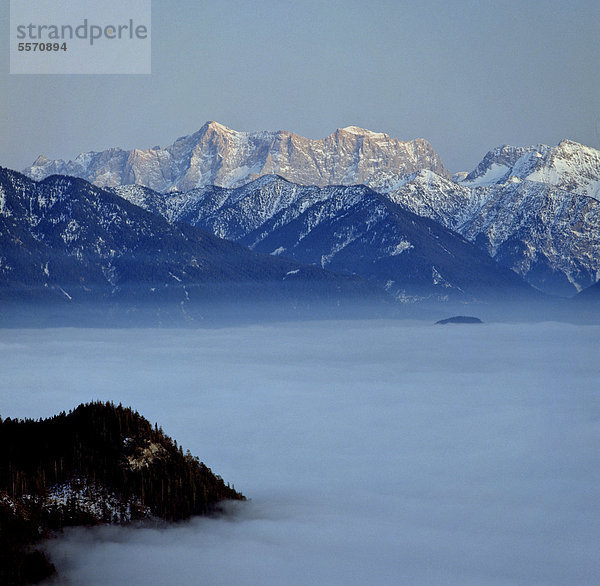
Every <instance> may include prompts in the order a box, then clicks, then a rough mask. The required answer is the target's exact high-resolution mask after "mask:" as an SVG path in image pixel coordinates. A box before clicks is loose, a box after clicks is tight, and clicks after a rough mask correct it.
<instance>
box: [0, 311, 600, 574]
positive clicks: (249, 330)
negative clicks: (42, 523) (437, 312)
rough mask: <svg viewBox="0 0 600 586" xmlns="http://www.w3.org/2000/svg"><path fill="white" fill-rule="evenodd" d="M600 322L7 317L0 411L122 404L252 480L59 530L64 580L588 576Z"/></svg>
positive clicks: (593, 560)
mask: <svg viewBox="0 0 600 586" xmlns="http://www.w3.org/2000/svg"><path fill="white" fill-rule="evenodd" d="M599 341H600V328H599V327H596V326H590V327H577V326H573V325H568V324H557V323H545V324H530V325H514V324H485V325H483V326H445V327H440V326H433V325H430V324H425V323H416V322H415V323H408V322H389V321H347V322H313V323H296V324H272V325H268V326H247V327H240V328H222V329H206V330H156V329H149V330H120V331H119V330H74V329H60V330H40V331H33V330H4V331H3V332H2V337H1V338H0V350H1V352H0V369H1V370H2V372H3V377H2V382H1V383H0V384H1V387H0V401H1V414H2V416H3V417H6V416H11V417H14V416H18V417H24V416H31V417H36V418H37V417H41V416H47V415H50V414H52V413H55V412H57V411H60V410H62V409H69V408H71V407H74V406H75V405H76V404H77V403H79V402H81V401H89V400H92V399H102V400H113V401H116V402H123V404H127V405H132V406H133V407H134V408H135V409H137V410H139V411H140V413H142V414H143V415H144V416H146V417H147V418H148V419H150V420H151V421H152V422H154V421H158V422H159V424H160V425H162V427H163V429H164V430H165V432H166V433H168V434H169V435H171V436H172V437H174V438H175V439H177V441H178V442H179V443H181V444H182V445H183V447H184V449H187V448H189V449H190V450H191V451H192V452H193V453H194V454H197V455H198V456H199V457H200V459H202V460H203V461H204V462H205V463H206V464H207V465H208V466H210V467H211V468H212V469H213V471H214V472H216V473H217V474H220V475H222V476H223V477H224V478H225V480H226V481H229V482H233V483H234V484H235V487H236V488H237V489H239V490H241V491H242V492H244V493H245V494H246V495H247V496H248V497H250V498H251V501H250V502H248V503H241V504H238V505H236V506H235V508H234V510H232V512H231V514H230V516H228V517H227V518H224V519H193V520H192V521H190V522H187V523H182V524H179V525H177V526H173V527H156V528H143V529H140V528H118V527H102V528H98V529H94V530H83V529H77V530H72V531H68V532H67V533H66V534H65V536H64V537H63V538H60V539H57V540H54V541H53V542H51V543H50V546H49V547H50V550H51V553H52V556H53V559H54V561H55V563H56V565H57V567H58V569H59V572H60V574H61V576H62V578H63V579H65V580H68V581H69V582H70V583H71V584H86V585H94V584H98V585H100V584H102V585H106V584H124V583H127V584H195V583H207V584H365V583H415V584H423V583H427V584H461V585H464V584H566V583H577V584H592V583H597V581H598V579H600V562H599V561H598V556H597V548H596V544H597V543H598V540H599V538H600V528H599V525H598V522H597V520H598V517H599V514H600V504H599V501H598V499H597V486H598V482H599V481H600V472H599V471H600V465H599V464H600V453H599V452H598V449H597V446H598V441H599V439H600V403H599V400H598V394H597V387H598V377H599V369H598V366H597V360H596V358H597V356H596V354H597V348H598V342H599Z"/></svg>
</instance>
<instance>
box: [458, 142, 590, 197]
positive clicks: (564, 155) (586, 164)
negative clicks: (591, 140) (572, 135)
mask: <svg viewBox="0 0 600 586" xmlns="http://www.w3.org/2000/svg"><path fill="white" fill-rule="evenodd" d="M519 180H521V181H525V180H528V181H536V182H539V183H546V184H549V185H554V186H556V187H558V188H560V189H564V190H566V191H570V192H572V193H578V194H580V195H587V196H589V197H593V198H595V199H599V200H600V151H598V150H596V149H593V148H590V147H587V146H585V145H582V144H579V143H576V142H574V141H571V140H563V141H561V142H560V143H559V144H558V145H556V146H554V147H548V146H546V145H537V146H535V147H533V146H532V147H512V146H508V145H504V146H502V147H498V148H497V149H494V150H492V151H490V152H489V153H488V154H487V155H486V156H485V157H484V159H483V160H482V161H481V163H480V164H479V165H478V166H477V168H476V169H475V170H474V171H472V172H471V173H469V174H468V175H467V176H466V177H465V179H463V180H462V181H461V184H462V185H466V186H469V187H477V186H484V185H494V184H501V183H507V182H509V181H513V182H518V181H519Z"/></svg>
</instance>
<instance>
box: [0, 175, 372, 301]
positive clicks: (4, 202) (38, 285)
mask: <svg viewBox="0 0 600 586" xmlns="http://www.w3.org/2000/svg"><path fill="white" fill-rule="evenodd" d="M217 285H218V286H219V288H218V290H219V291H220V292H221V293H226V292H227V287H228V286H231V287H233V286H234V285H235V286H236V289H235V293H236V296H243V295H244V294H245V293H246V294H248V295H250V296H251V295H252V291H253V288H254V290H261V287H262V286H263V285H264V286H265V287H266V286H269V287H270V288H271V289H272V290H273V291H274V292H275V294H277V291H278V290H282V291H283V290H286V291H291V290H292V289H294V288H297V292H300V291H303V292H305V293H306V294H307V295H309V294H310V293H311V292H319V293H324V294H328V293H327V292H328V291H329V293H331V294H334V295H335V294H343V293H344V292H351V291H352V292H354V291H356V292H357V293H358V294H359V293H360V292H361V291H370V290H371V288H370V287H369V286H367V285H366V284H365V283H364V282H361V281H360V279H357V278H353V277H349V276H340V275H334V274H332V273H329V272H327V271H323V270H321V269H319V268H316V267H307V266H301V265H298V264H297V263H295V262H293V261H290V260H286V259H278V258H274V257H271V256H267V255H261V254H257V253H254V252H251V251H249V250H247V249H246V248H245V247H243V246H240V245H238V244H235V243H233V242H228V241H224V240H221V239H219V238H217V237H215V236H213V235H212V234H209V233H207V232H204V231H201V230H198V229H196V228H192V227H191V226H189V225H186V224H170V223H168V222H167V221H166V220H164V219H163V218H161V217H159V216H157V215H154V214H151V213H149V212H147V211H145V210H143V209H141V208H140V207H138V206H135V205H133V204H131V203H129V202H127V201H125V200H124V199H122V198H120V197H118V196H116V195H114V194H113V193H110V192H107V191H104V190H102V189H99V188H98V187H95V186H93V185H91V184H89V183H87V182H85V181H83V180H82V179H75V178H72V177H63V176H52V177H49V178H47V179H45V180H44V181H42V182H40V183H37V182H34V181H32V180H31V179H28V178H27V177H25V176H24V175H21V174H20V173H16V172H14V171H9V170H6V169H0V294H2V296H4V297H6V296H8V297H12V298H14V297H18V298H23V297H28V296H29V297H31V296H33V297H36V296H40V295H41V296H43V297H48V296H52V295H53V294H54V295H57V296H59V297H61V298H63V299H68V300H72V299H73V300H77V299H86V298H92V299H100V298H117V299H119V298H133V299H144V298H150V299H156V300H161V299H170V300H177V301H182V302H184V303H187V302H189V301H194V300H195V299H196V298H203V296H206V295H209V296H210V295H211V294H212V293H211V292H213V291H214V287H213V288H211V287H212V286H217ZM262 291H263V294H265V293H266V289H264V288H263V289H262Z"/></svg>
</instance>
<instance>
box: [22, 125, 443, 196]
mask: <svg viewBox="0 0 600 586" xmlns="http://www.w3.org/2000/svg"><path fill="white" fill-rule="evenodd" d="M419 169H431V170H433V171H435V172H437V173H438V174H440V175H442V176H449V174H448V171H447V170H446V168H445V167H444V165H443V163H442V161H441V160H440V158H439V156H438V155H437V154H436V153H435V151H434V150H433V149H432V147H431V145H430V144H429V143H428V142H427V141H425V140H423V139H416V140H412V141H407V142H405V141H400V140H398V139H396V138H392V137H390V136H389V135H387V134H384V133H380V132H371V131H369V130H365V129H363V128H357V127H355V126H349V127H347V128H341V129H338V130H336V131H335V132H334V133H333V134H331V135H330V136H328V137H326V138H324V139H320V140H313V139H308V138H304V137H301V136H298V135H297V134H294V133H291V132H287V131H282V130H281V131H277V132H253V133H248V132H236V131H235V130H232V129H230V128H227V127H225V126H223V125H221V124H218V123H217V122H207V123H206V124H205V125H204V126H203V127H202V128H201V129H200V130H199V131H198V132H196V133H194V134H192V135H190V136H184V137H182V138H179V139H177V140H176V141H175V143H174V144H172V145H171V146H168V147H166V148H161V147H155V148H152V149H148V150H145V151H143V150H138V149H135V150H132V151H124V150H121V149H115V148H113V149H108V150H105V151H102V152H91V153H83V154H81V155H79V156H78V157H77V158H76V159H75V160H74V161H68V162H65V161H60V160H54V161H51V160H48V159H46V158H45V157H43V156H40V157H38V159H37V160H36V161H35V162H34V163H33V165H32V166H31V167H28V168H27V169H25V171H24V173H25V174H26V175H28V176H29V177H31V178H33V179H36V180H40V179H43V178H45V177H47V176H49V175H52V174H62V175H72V176H75V177H80V178H83V179H86V180H87V181H89V182H91V183H94V184H95V185H98V186H100V187H114V186H117V185H128V184H137V185H143V186H146V187H150V188H152V189H153V190H155V191H159V192H165V191H168V190H171V189H178V190H180V191H189V190H190V189H194V188H196V187H203V186H207V185H218V186H223V187H235V186H239V185H243V184H245V183H248V182H249V181H252V180H253V179H256V178H257V177H260V176H262V175H267V174H278V175H281V176H283V177H285V178H286V179H289V180H290V181H293V182H295V183H299V184H303V185H319V186H323V185H354V184H358V183H364V184H366V185H370V186H371V187H373V188H382V187H385V186H387V185H391V184H393V183H394V182H395V181H397V180H398V179H399V178H400V177H401V176H402V175H403V174H405V173H411V172H414V171H417V170H419Z"/></svg>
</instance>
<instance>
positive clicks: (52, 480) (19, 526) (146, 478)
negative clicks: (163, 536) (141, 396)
mask: <svg viewBox="0 0 600 586" xmlns="http://www.w3.org/2000/svg"><path fill="white" fill-rule="evenodd" d="M0 445H2V451H1V453H0V583H2V584H26V583H34V582H37V581H40V580H42V579H44V578H45V577H47V576H49V575H51V574H53V573H54V571H55V569H54V566H53V565H52V563H51V562H50V561H49V560H48V559H47V558H46V557H45V555H44V554H43V553H42V552H41V551H38V550H34V549H32V545H34V544H35V543H36V542H38V541H40V539H42V538H44V537H48V536H50V535H51V534H52V532H53V531H57V530H60V529H62V528H63V527H66V526H74V525H97V524H101V523H119V524H123V523H129V522H131V521H135V520H151V519H164V520H167V521H177V520H181V519H186V518H188V517H190V516H192V515H206V514H210V513H212V512H215V511H218V510H219V502H221V501H224V500H244V499H245V497H244V496H243V495H242V494H241V493H239V492H237V491H236V490H235V489H234V488H233V487H230V486H229V484H226V483H225V482H224V481H223V479H222V478H220V477H219V476H216V475H214V474H213V473H212V472H211V470H210V469H209V468H208V467H207V466H205V465H204V463H202V462H200V461H199V460H198V458H196V457H194V456H192V455H191V454H190V452H189V451H187V452H186V453H184V452H183V450H182V448H181V446H179V447H178V446H177V442H176V441H173V440H172V439H171V438H169V437H168V436H166V435H165V434H164V433H163V431H162V429H161V428H159V427H158V426H157V425H155V426H154V427H152V425H151V424H150V423H149V422H148V421H147V420H146V419H144V418H143V417H142V416H141V415H139V413H137V412H135V411H133V410H132V409H130V408H126V407H122V406H121V405H119V406H115V405H114V404H112V403H99V402H97V403H89V404H86V405H80V406H79V407H77V408H76V409H74V410H73V411H71V412H69V413H68V414H67V413H65V412H62V413H60V414H59V415H56V416H54V417H51V418H48V419H44V420H42V419H40V420H39V421H35V420H31V419H27V420H16V419H10V418H7V419H4V420H2V419H1V418H0Z"/></svg>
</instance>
